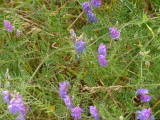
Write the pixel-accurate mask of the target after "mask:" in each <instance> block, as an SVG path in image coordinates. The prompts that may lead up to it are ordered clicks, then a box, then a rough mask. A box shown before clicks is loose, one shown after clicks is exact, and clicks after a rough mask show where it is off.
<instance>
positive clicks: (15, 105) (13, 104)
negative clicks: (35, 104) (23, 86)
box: [8, 95, 23, 115]
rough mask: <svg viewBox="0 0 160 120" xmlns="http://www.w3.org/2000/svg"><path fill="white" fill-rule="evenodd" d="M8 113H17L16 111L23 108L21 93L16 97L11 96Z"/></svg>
mask: <svg viewBox="0 0 160 120" xmlns="http://www.w3.org/2000/svg"><path fill="white" fill-rule="evenodd" d="M8 108H9V111H10V113H13V115H17V112H18V111H21V109H22V108H23V102H22V95H18V96H17V99H16V100H15V98H13V99H12V100H11V101H10V105H9V106H8Z"/></svg>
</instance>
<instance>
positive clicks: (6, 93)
mask: <svg viewBox="0 0 160 120" xmlns="http://www.w3.org/2000/svg"><path fill="white" fill-rule="evenodd" d="M12 96H13V95H12V93H10V91H3V94H2V97H3V99H4V102H5V103H7V104H9V103H10V101H11V99H12Z"/></svg>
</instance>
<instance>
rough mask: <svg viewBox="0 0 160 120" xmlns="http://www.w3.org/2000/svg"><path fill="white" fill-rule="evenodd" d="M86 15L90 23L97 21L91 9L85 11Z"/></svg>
mask: <svg viewBox="0 0 160 120" xmlns="http://www.w3.org/2000/svg"><path fill="white" fill-rule="evenodd" d="M86 14H87V16H88V20H89V21H90V22H92V23H95V24H96V23H98V19H97V18H96V16H95V15H94V14H93V13H92V11H91V10H90V11H88V12H87V13H86Z"/></svg>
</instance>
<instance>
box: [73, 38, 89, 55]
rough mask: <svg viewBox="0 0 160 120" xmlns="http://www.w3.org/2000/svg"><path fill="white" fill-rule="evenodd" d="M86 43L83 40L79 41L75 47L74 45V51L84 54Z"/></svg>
mask: <svg viewBox="0 0 160 120" xmlns="http://www.w3.org/2000/svg"><path fill="white" fill-rule="evenodd" d="M85 43H86V42H83V41H82V39H81V40H79V41H77V42H76V43H75V46H74V45H73V47H74V49H76V50H77V52H78V54H82V53H83V50H84V49H85V48H86V47H85Z"/></svg>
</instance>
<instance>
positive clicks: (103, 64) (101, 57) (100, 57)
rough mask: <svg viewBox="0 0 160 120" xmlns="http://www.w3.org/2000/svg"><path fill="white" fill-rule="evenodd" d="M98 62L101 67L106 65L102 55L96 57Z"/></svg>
mask: <svg viewBox="0 0 160 120" xmlns="http://www.w3.org/2000/svg"><path fill="white" fill-rule="evenodd" d="M98 61H99V63H100V65H101V66H102V67H105V66H106V65H108V63H107V61H106V59H105V56H104V55H98Z"/></svg>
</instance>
